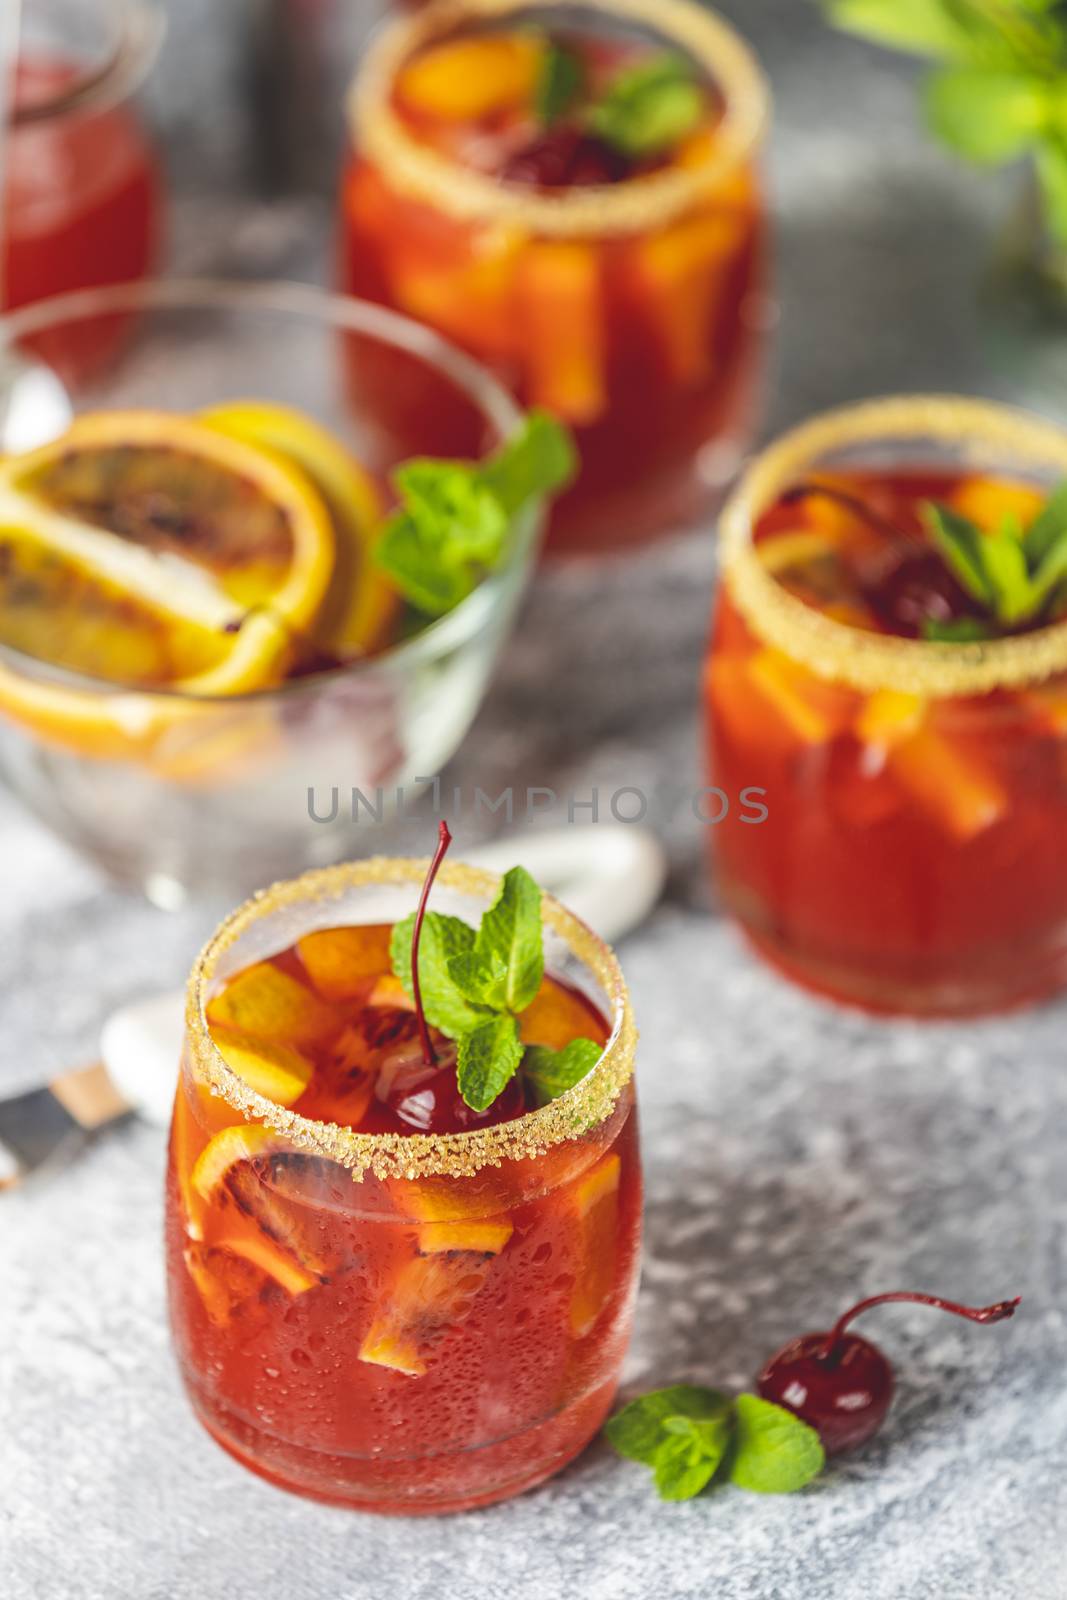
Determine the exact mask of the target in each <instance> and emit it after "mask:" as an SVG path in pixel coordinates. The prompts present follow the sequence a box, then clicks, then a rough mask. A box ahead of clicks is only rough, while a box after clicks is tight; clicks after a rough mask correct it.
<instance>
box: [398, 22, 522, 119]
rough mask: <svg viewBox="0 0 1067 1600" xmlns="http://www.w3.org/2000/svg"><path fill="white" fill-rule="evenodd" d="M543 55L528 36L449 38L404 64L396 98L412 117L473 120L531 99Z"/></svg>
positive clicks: (497, 35) (504, 35) (496, 35)
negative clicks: (412, 114)
mask: <svg viewBox="0 0 1067 1600" xmlns="http://www.w3.org/2000/svg"><path fill="white" fill-rule="evenodd" d="M543 54H544V47H543V45H542V44H541V42H540V40H539V39H538V38H537V37H536V36H535V35H534V34H530V33H501V34H486V35H484V36H483V37H481V38H478V37H474V38H468V39H455V40H450V41H448V42H447V43H445V44H439V45H434V46H433V47H432V48H431V49H428V50H423V51H422V52H421V53H420V54H419V55H417V56H415V57H413V58H412V60H411V61H409V62H408V64H407V65H406V66H405V67H404V69H403V71H402V72H401V73H400V75H399V77H398V79H397V85H396V92H397V97H398V99H399V100H400V102H401V103H402V105H403V106H404V107H405V108H406V109H407V110H409V111H411V112H414V113H415V114H416V115H418V116H423V117H434V118H439V119H440V120H442V121H445V122H478V121H480V120H481V119H482V118H483V117H489V116H493V115H495V114H496V113H497V112H501V111H508V110H511V109H512V108H515V107H519V106H523V105H525V104H528V103H529V102H530V101H531V100H532V98H533V92H534V87H535V85H536V82H537V74H538V71H539V70H540V65H541V60H542V57H543Z"/></svg>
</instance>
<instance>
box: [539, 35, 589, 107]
mask: <svg viewBox="0 0 1067 1600" xmlns="http://www.w3.org/2000/svg"><path fill="white" fill-rule="evenodd" d="M584 85H585V69H584V67H583V66H582V60H581V57H580V56H579V55H577V54H576V52H575V51H573V50H569V49H568V48H567V46H566V45H565V44H559V43H557V41H556V40H550V41H549V42H548V43H546V45H545V49H544V54H543V55H542V57H541V68H540V71H539V73H538V75H537V86H536V88H535V90H534V112H535V114H536V116H537V120H538V122H539V123H540V124H541V126H542V127H543V128H551V127H552V125H553V124H554V123H556V122H559V121H560V119H561V118H563V117H565V116H566V115H567V113H568V111H570V110H572V108H573V107H574V105H575V102H576V101H577V100H578V98H579V96H580V95H581V92H582V89H583V87H584Z"/></svg>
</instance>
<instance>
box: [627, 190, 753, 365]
mask: <svg viewBox="0 0 1067 1600" xmlns="http://www.w3.org/2000/svg"><path fill="white" fill-rule="evenodd" d="M743 229H744V219H743V217H742V216H741V215H740V214H739V213H736V212H730V211H719V212H714V213H712V214H710V215H704V216H698V217H691V218H689V219H687V220H686V221H684V222H679V223H676V224H675V225H674V226H673V227H671V228H665V229H664V230H663V231H662V232H659V233H655V234H652V235H651V236H650V237H649V238H647V239H645V240H643V241H642V242H641V243H640V244H639V245H636V246H635V247H634V252H635V261H634V267H635V276H636V280H637V283H638V285H639V289H640V292H641V294H642V298H643V301H644V305H645V308H646V309H645V314H646V316H647V317H648V319H649V322H650V325H651V327H652V328H653V330H654V332H655V335H656V337H657V339H658V341H659V344H660V348H661V350H662V353H663V360H664V363H665V365H666V367H667V371H668V372H669V374H670V376H671V379H672V380H673V381H674V382H675V383H680V384H697V383H701V382H703V381H704V380H706V379H707V378H708V377H709V376H710V374H711V371H712V365H713V361H714V352H713V349H712V343H713V337H714V333H715V317H716V313H717V310H718V306H719V301H720V297H721V294H722V286H723V282H724V278H725V268H726V266H727V264H728V262H729V259H730V257H731V255H732V254H733V253H734V252H735V251H736V249H737V246H738V244H739V243H740V241H741V237H742V233H743Z"/></svg>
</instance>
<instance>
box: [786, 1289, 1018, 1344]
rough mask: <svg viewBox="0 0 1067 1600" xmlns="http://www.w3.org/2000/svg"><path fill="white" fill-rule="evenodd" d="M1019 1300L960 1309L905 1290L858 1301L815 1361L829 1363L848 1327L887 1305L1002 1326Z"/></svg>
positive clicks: (836, 1323)
mask: <svg viewBox="0 0 1067 1600" xmlns="http://www.w3.org/2000/svg"><path fill="white" fill-rule="evenodd" d="M1021 1299H1022V1296H1021V1295H1016V1297H1015V1299H1014V1300H998V1301H997V1302H996V1304H995V1305H991V1306H961V1305H959V1304H958V1303H957V1302H956V1301H955V1300H942V1299H940V1298H939V1296H937V1295H934V1294H911V1293H909V1292H907V1291H905V1290H898V1291H896V1292H895V1293H894V1294H875V1295H872V1296H871V1298H870V1299H869V1300H861V1301H860V1302H859V1304H858V1305H855V1306H853V1307H852V1309H851V1311H846V1312H845V1314H844V1316H843V1317H839V1318H838V1319H837V1321H836V1322H835V1324H834V1326H833V1328H832V1329H831V1331H830V1333H829V1336H828V1337H827V1340H826V1343H825V1344H824V1345H823V1347H822V1350H821V1351H820V1352H819V1357H818V1359H819V1360H820V1361H827V1362H832V1361H833V1359H834V1357H835V1356H836V1355H837V1353H838V1346H839V1345H840V1344H841V1341H842V1339H843V1338H844V1334H845V1329H846V1328H847V1327H848V1325H849V1323H850V1322H852V1321H853V1319H854V1318H855V1317H858V1316H861V1315H862V1313H863V1312H864V1311H870V1310H872V1309H873V1308H874V1307H875V1306H884V1305H888V1304H889V1303H890V1302H891V1301H906V1302H908V1303H909V1304H911V1305H916V1306H933V1307H934V1309H935V1310H937V1311H951V1312H952V1315H953V1316H954V1317H966V1318H967V1320H968V1321H969V1322H1004V1321H1005V1320H1006V1319H1007V1318H1008V1317H1013V1316H1014V1315H1015V1308H1016V1307H1017V1306H1018V1304H1019V1302H1020V1300H1021Z"/></svg>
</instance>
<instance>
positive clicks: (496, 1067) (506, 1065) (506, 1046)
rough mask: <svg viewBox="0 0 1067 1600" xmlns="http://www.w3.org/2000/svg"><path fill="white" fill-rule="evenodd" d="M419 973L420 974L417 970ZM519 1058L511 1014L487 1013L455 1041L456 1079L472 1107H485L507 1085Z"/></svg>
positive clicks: (520, 1051) (517, 1040) (519, 1047)
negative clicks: (469, 1030) (489, 1014)
mask: <svg viewBox="0 0 1067 1600" xmlns="http://www.w3.org/2000/svg"><path fill="white" fill-rule="evenodd" d="M420 975H421V974H420ZM521 1060H522V1044H521V1043H520V1040H519V1027H518V1023H517V1022H516V1021H515V1018H514V1017H512V1016H509V1015H507V1014H506V1013H505V1014H504V1015H502V1016H489V1017H486V1018H485V1020H484V1021H480V1022H479V1023H478V1024H477V1026H476V1027H474V1028H473V1029H472V1030H471V1032H470V1033H465V1034H463V1036H462V1037H461V1039H460V1041H459V1051H458V1055H457V1059H456V1082H457V1083H458V1085H459V1092H460V1094H461V1095H462V1096H463V1098H464V1100H465V1101H466V1102H467V1104H468V1105H469V1106H470V1107H471V1108H472V1109H473V1110H474V1111H486V1110H487V1109H488V1108H489V1107H490V1106H491V1105H492V1103H493V1101H494V1100H495V1099H496V1097H497V1095H498V1094H500V1093H501V1091H502V1090H503V1089H504V1088H505V1087H506V1086H507V1084H508V1082H509V1081H510V1080H511V1078H512V1077H513V1076H514V1074H515V1070H516V1068H517V1067H518V1065H519V1062H520V1061H521Z"/></svg>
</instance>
